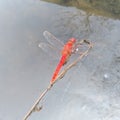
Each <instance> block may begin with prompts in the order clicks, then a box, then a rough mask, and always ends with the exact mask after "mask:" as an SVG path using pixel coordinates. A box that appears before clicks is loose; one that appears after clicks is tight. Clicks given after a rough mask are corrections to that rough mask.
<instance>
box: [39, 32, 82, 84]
mask: <svg viewBox="0 0 120 120" xmlns="http://www.w3.org/2000/svg"><path fill="white" fill-rule="evenodd" d="M43 36H44V37H45V38H46V41H45V42H41V43H40V44H39V47H40V48H41V49H42V50H43V51H45V52H47V53H48V54H49V53H50V51H52V52H51V53H53V54H54V53H56V52H57V51H59V52H60V53H61V57H60V60H59V62H58V64H57V66H56V68H55V70H54V72H53V75H52V78H51V80H50V84H51V85H52V84H53V83H54V82H55V81H56V79H57V76H58V74H59V72H60V70H61V68H62V67H63V66H64V65H65V64H66V63H67V61H68V60H69V58H70V56H71V55H72V54H75V53H79V51H80V46H81V44H79V43H77V40H76V38H70V39H69V40H68V41H67V42H66V43H65V44H64V43H63V42H62V41H61V40H59V39H58V38H56V37H55V36H54V35H52V34H51V33H50V32H48V31H44V32H43ZM57 55H58V53H57Z"/></svg>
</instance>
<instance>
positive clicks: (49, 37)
mask: <svg viewBox="0 0 120 120" xmlns="http://www.w3.org/2000/svg"><path fill="white" fill-rule="evenodd" d="M43 35H44V37H45V38H46V40H47V42H48V43H49V44H50V45H52V46H53V47H55V48H56V49H58V50H61V49H62V48H63V46H64V44H63V42H62V41H60V40H59V39H57V38H56V37H55V36H54V35H52V34H51V33H50V32H48V31H44V32H43Z"/></svg>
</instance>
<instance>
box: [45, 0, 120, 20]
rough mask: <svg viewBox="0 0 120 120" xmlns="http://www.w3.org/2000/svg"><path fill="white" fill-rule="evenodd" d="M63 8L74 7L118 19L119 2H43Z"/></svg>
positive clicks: (114, 0) (74, 0)
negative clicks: (59, 5)
mask: <svg viewBox="0 0 120 120" xmlns="http://www.w3.org/2000/svg"><path fill="white" fill-rule="evenodd" d="M45 1H49V2H53V3H57V4H61V5H65V6H75V7H77V8H79V9H83V10H85V11H87V12H89V13H94V14H98V15H103V16H108V17H112V18H119V19H120V0H45Z"/></svg>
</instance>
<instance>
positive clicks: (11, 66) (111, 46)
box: [0, 0, 120, 120]
mask: <svg viewBox="0 0 120 120" xmlns="http://www.w3.org/2000/svg"><path fill="white" fill-rule="evenodd" d="M44 30H48V31H49V32H51V33H53V34H54V35H55V36H56V37H58V38H59V39H61V41H63V42H66V41H67V39H69V38H70V37H76V38H77V39H82V38H85V39H88V40H90V41H91V42H93V43H94V48H93V49H92V51H91V52H90V54H89V55H88V56H87V57H86V58H84V59H83V60H82V61H81V62H80V63H79V64H78V65H77V66H76V67H74V68H73V69H71V70H70V71H69V72H68V73H67V74H66V76H65V77H64V78H63V79H62V80H61V81H59V82H58V83H57V84H56V85H55V86H54V87H53V89H52V90H51V92H49V94H47V96H46V97H45V99H44V100H43V101H42V102H41V104H43V106H44V107H43V110H42V111H41V112H38V113H34V114H32V116H31V117H30V118H29V120H73V119H74V120H120V21H119V20H117V19H112V18H107V17H102V16H96V15H94V14H88V13H86V12H84V11H82V10H79V9H76V8H74V7H63V6H59V5H55V4H52V3H47V2H43V1H40V0H18V1H16V0H12V1H11V0H1V1H0V120H22V118H23V117H24V115H25V114H26V112H27V111H28V110H29V108H30V107H31V106H32V105H33V103H34V101H35V100H36V99H37V98H38V96H39V94H40V93H41V92H42V91H43V90H44V89H45V88H46V87H47V85H48V84H49V81H50V79H51V76H52V73H53V71H54V69H55V66H56V64H57V61H56V60H52V58H50V57H49V55H48V54H45V53H44V52H43V51H41V49H40V48H39V47H38V45H39V43H40V42H41V41H44V40H45V39H44V37H43V35H42V33H43V31H44Z"/></svg>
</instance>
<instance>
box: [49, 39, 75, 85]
mask: <svg viewBox="0 0 120 120" xmlns="http://www.w3.org/2000/svg"><path fill="white" fill-rule="evenodd" d="M75 42H76V39H75V38H71V39H70V40H69V41H68V42H67V43H66V44H65V45H64V47H63V49H62V51H61V54H62V57H61V59H60V62H59V63H58V65H57V67H56V69H55V71H54V74H53V76H52V79H51V81H50V84H53V83H54V82H55V80H56V78H57V76H58V73H59V71H60V69H61V68H62V66H63V65H64V64H65V63H66V62H67V60H68V58H69V57H70V56H71V54H72V49H73V47H74V44H75Z"/></svg>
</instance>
